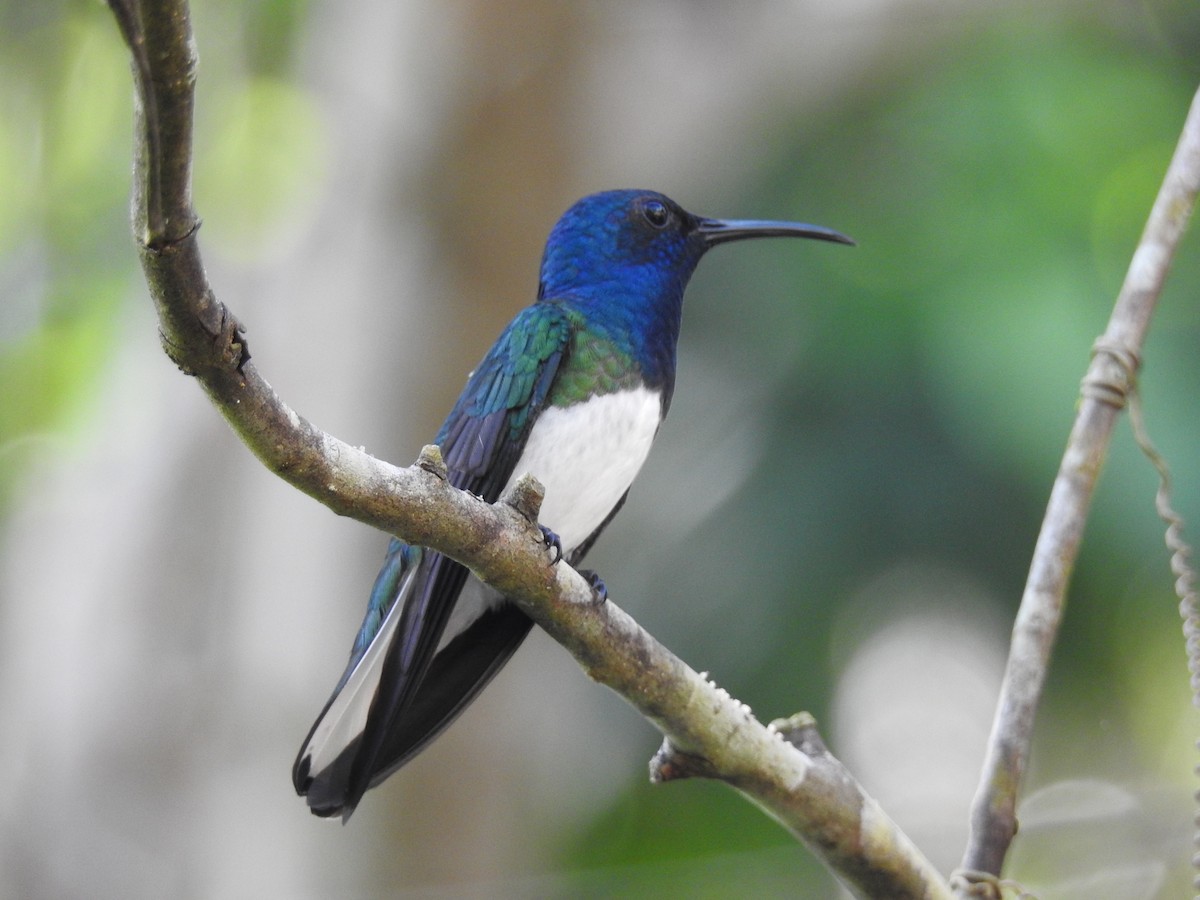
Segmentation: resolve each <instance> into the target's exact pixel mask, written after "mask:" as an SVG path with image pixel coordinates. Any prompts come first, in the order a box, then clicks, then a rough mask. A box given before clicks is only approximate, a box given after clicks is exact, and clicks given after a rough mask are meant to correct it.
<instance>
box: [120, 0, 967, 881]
mask: <svg viewBox="0 0 1200 900" xmlns="http://www.w3.org/2000/svg"><path fill="white" fill-rule="evenodd" d="M109 4H110V6H111V7H112V8H113V11H114V13H115V15H116V17H117V21H118V24H119V26H120V28H121V31H122V34H123V35H124V37H125V40H126V42H127V44H128V45H129V48H130V51H131V53H132V55H133V60H134V79H135V82H136V84H137V88H138V100H139V115H138V117H137V125H136V127H137V136H136V137H137V151H136V152H137V166H136V172H135V187H134V206H135V209H134V233H135V235H136V237H137V240H138V244H139V250H140V254H141V260H142V265H143V268H144V270H145V274H146V280H147V283H148V285H149V287H150V293H151V295H152V297H153V299H154V303H155V305H156V307H157V309H158V314H159V321H160V328H161V333H162V340H163V344H164V348H165V349H166V351H167V353H168V354H169V355H170V357H171V359H172V360H174V361H175V362H176V364H178V365H179V366H180V368H182V369H183V370H184V371H185V372H187V373H189V374H191V375H194V376H195V377H196V378H197V379H198V380H199V381H200V383H201V384H202V386H203V387H204V389H205V391H207V392H208V394H209V397H210V398H211V399H212V401H213V403H214V404H215V405H216V407H217V408H218V409H219V410H220V412H221V414H222V415H223V416H224V417H225V418H226V420H227V421H228V422H229V423H230V425H231V426H232V427H233V428H234V430H235V431H236V432H237V433H238V435H239V436H240V437H241V439H242V440H243V441H244V442H245V443H246V445H247V446H248V447H249V448H250V449H251V450H252V451H253V452H254V454H255V455H256V456H257V457H258V458H259V459H260V460H261V461H262V462H263V464H264V465H266V466H267V468H268V469H270V470H271V471H272V472H275V473H276V474H277V475H279V476H280V477H281V478H283V479H285V480H286V481H287V482H288V483H290V484H291V485H293V486H294V487H296V488H298V489H299V490H302V491H304V492H305V493H307V494H309V495H310V496H312V497H314V498H315V499H317V500H319V501H320V502H321V503H323V504H325V505H326V506H328V507H329V508H330V509H332V510H333V511H334V512H336V513H338V514H339V515H345V516H350V517H352V518H354V519H357V520H358V521H361V522H365V523H367V524H369V525H373V526H375V527H377V528H380V529H382V530H384V531H387V532H389V533H391V534H395V535H398V536H400V537H402V538H403V539H405V540H408V541H411V542H413V543H418V544H423V545H426V546H430V547H433V548H434V549H436V550H438V551H440V552H442V553H445V554H446V555H448V556H450V557H452V558H454V559H456V560H459V561H461V562H462V563H464V564H465V565H467V566H469V567H470V568H471V569H472V570H473V571H474V572H476V573H477V574H478V575H479V576H480V577H481V578H482V579H483V580H484V581H486V582H487V583H488V584H490V585H492V586H493V587H495V588H497V589H498V590H500V591H501V592H502V593H504V594H505V595H506V596H508V597H510V598H511V599H512V600H513V601H514V602H516V603H518V604H519V605H520V606H521V608H522V609H523V610H525V612H527V613H528V614H529V615H530V616H531V617H532V618H533V619H534V620H535V621H536V622H537V623H538V624H539V625H540V626H541V627H542V628H543V629H545V630H546V631H547V632H548V633H549V634H550V635H551V636H552V637H553V638H555V639H556V640H557V641H558V642H559V643H561V644H562V645H563V646H564V647H566V648H567V649H568V650H569V651H570V652H571V653H572V654H573V655H574V656H575V657H576V659H577V660H578V661H579V662H580V664H581V665H582V666H583V667H584V668H585V669H586V670H587V672H588V674H589V675H590V676H591V677H592V678H594V679H595V680H597V681H599V682H601V683H603V684H605V685H607V686H608V687H610V688H612V689H613V690H615V691H616V692H617V693H619V694H621V695H622V696H623V697H624V698H625V699H626V700H627V701H629V702H630V703H631V704H632V705H633V706H634V707H636V708H637V709H638V710H639V711H640V712H641V713H642V714H643V715H644V716H646V717H647V718H648V719H650V720H651V721H652V722H653V723H654V724H655V725H656V726H657V727H658V728H659V729H660V730H661V731H662V732H663V734H664V735H665V736H666V738H667V744H666V747H667V748H668V751H667V752H668V755H670V754H675V758H676V759H682V758H687V759H691V760H702V761H703V765H702V766H698V767H697V768H696V769H695V770H694V772H693V773H692V774H700V773H701V772H703V774H705V775H706V776H708V777H713V778H718V779H720V780H722V781H725V782H726V783H728V784H730V785H732V786H733V787H735V788H736V789H738V790H739V791H741V792H742V793H744V794H745V795H746V796H748V797H749V798H750V799H751V800H753V801H754V802H755V803H757V804H759V805H760V806H761V807H762V808H763V809H764V810H766V811H767V812H768V813H769V814H770V815H772V816H774V817H775V818H776V819H778V820H779V821H780V822H781V823H782V824H783V825H784V826H785V827H787V828H788V829H789V830H790V831H792V832H793V833H794V834H796V835H797V836H798V837H800V838H801V839H802V840H804V841H805V842H806V843H807V844H808V845H809V846H810V847H811V848H812V849H813V851H814V852H815V853H817V855H818V856H819V857H820V858H821V859H822V860H823V861H824V862H825V863H826V864H827V865H828V866H829V867H830V868H831V869H832V870H833V871H834V872H835V873H836V874H837V875H838V876H839V877H840V878H841V879H842V880H843V881H844V882H845V883H846V884H847V885H848V886H849V887H851V889H852V890H854V891H855V892H856V893H857V894H859V895H861V896H864V897H881V896H886V897H894V898H907V897H913V898H917V897H923V898H941V897H949V896H950V892H949V887H948V886H947V885H946V883H945V881H943V880H942V878H941V876H940V875H939V874H938V873H937V871H936V870H934V869H933V867H932V866H931V865H930V864H929V863H928V862H927V861H926V860H925V859H924V858H923V857H922V856H921V854H920V853H919V852H918V851H917V849H916V848H915V847H914V846H913V845H912V844H911V842H910V841H909V840H908V839H907V838H906V837H905V836H904V835H903V834H902V833H901V832H900V831H899V829H898V828H896V826H895V825H894V824H893V823H892V822H891V820H890V819H888V817H887V816H886V815H885V814H884V813H883V812H882V810H880V809H879V807H878V805H877V804H876V803H875V802H874V801H873V800H871V798H870V797H868V796H867V795H866V794H865V793H864V792H863V791H862V789H861V787H860V786H859V785H858V784H857V783H856V782H855V781H854V779H853V778H852V777H851V776H850V774H849V773H848V772H847V771H846V770H845V769H844V768H843V767H842V766H841V764H840V763H838V762H837V760H836V759H834V758H833V757H832V756H831V755H829V753H828V752H827V751H826V750H825V749H824V745H823V744H821V743H820V742H819V740H818V739H814V738H813V735H814V734H815V731H812V730H811V728H810V729H805V730H804V733H805V734H806V735H807V738H806V740H805V741H802V742H800V747H802V748H804V749H803V750H801V749H797V747H796V746H793V745H792V744H789V743H788V742H787V741H785V740H784V739H783V738H782V737H781V736H780V734H779V733H778V732H777V731H775V730H772V729H769V728H766V727H764V726H762V725H761V724H759V722H758V721H757V720H756V719H755V718H754V716H753V715H752V714H751V712H750V710H749V709H748V708H747V707H746V706H745V705H744V704H742V703H739V702H738V701H737V700H734V699H733V698H732V697H730V696H729V695H728V694H727V693H726V692H725V691H723V690H721V689H720V688H718V687H717V686H716V685H714V684H713V683H712V682H711V681H710V680H709V679H708V678H707V677H705V676H703V675H700V674H698V673H696V672H695V671H693V670H692V669H690V668H688V666H687V665H685V664H684V663H683V662H682V661H681V660H679V659H678V658H677V657H675V656H674V655H672V654H671V653H670V651H668V650H667V649H666V648H665V647H663V646H662V645H661V644H659V643H658V642H657V641H656V640H655V639H654V638H653V637H652V636H651V635H649V634H648V633H647V632H646V631H644V630H643V629H642V628H641V627H640V626H638V624H637V623H636V622H634V621H633V620H632V619H631V618H630V617H629V616H628V615H626V614H625V613H624V612H622V611H621V610H620V609H618V608H617V607H616V606H615V605H614V604H613V603H611V602H606V603H602V604H596V603H594V602H593V595H592V589H591V587H590V586H589V585H588V583H587V582H586V581H585V580H584V579H583V577H582V576H580V575H579V574H578V573H577V572H575V571H574V570H573V569H571V568H569V567H568V566H567V565H566V564H560V565H557V566H555V565H549V564H548V557H547V554H546V551H545V548H544V546H543V543H542V537H541V532H539V531H538V530H537V528H536V527H535V525H536V519H537V513H538V509H539V507H540V504H541V496H540V491H541V489H540V487H539V486H538V485H537V483H536V482H535V481H534V480H533V479H531V478H528V477H526V478H523V479H521V480H519V481H518V483H517V485H516V486H515V487H514V489H513V491H512V492H511V493H510V494H509V495H506V496H505V497H503V498H501V500H500V502H499V503H496V504H494V505H492V504H487V503H484V502H483V501H482V500H480V499H478V498H476V497H473V496H471V495H470V494H467V493H464V492H462V491H458V490H455V489H454V488H452V487H450V485H449V484H448V483H447V482H446V478H445V469H444V467H443V466H442V463H441V456H440V453H439V452H438V450H437V448H436V447H427V448H425V450H424V451H422V455H421V458H420V460H418V462H417V464H416V465H414V466H412V467H409V468H407V469H399V468H396V467H394V466H391V465H389V464H387V463H385V462H382V461H380V460H377V459H375V458H373V457H371V456H369V455H367V454H366V453H364V452H362V451H360V450H356V449H354V448H353V447H350V446H349V445H347V444H345V443H343V442H342V441H339V440H338V439H336V438H334V437H331V436H330V435H327V434H325V433H324V432H322V431H320V430H319V429H317V428H316V427H314V426H313V425H312V424H311V423H309V422H308V421H306V420H305V419H303V418H302V417H301V416H299V415H298V414H296V413H295V412H294V411H293V410H292V409H290V408H289V407H288V406H287V405H286V404H284V403H283V401H282V400H281V399H280V398H279V397H278V396H277V395H276V393H275V392H274V390H273V389H272V388H271V386H270V385H269V384H268V383H267V382H266V380H265V379H263V378H262V377H261V376H260V375H259V374H258V372H257V369H256V368H255V365H254V363H253V361H252V360H251V358H250V353H249V350H248V348H247V346H246V342H245V339H244V337H243V334H242V329H241V326H240V324H239V323H238V321H237V319H236V318H235V317H234V316H233V314H232V313H231V312H230V311H229V310H228V309H226V308H225V306H224V305H222V304H221V303H220V302H219V301H218V300H217V299H216V297H215V295H214V294H213V292H212V290H211V288H210V287H209V285H208V282H207V279H206V277H205V274H204V267H203V264H202V262H201V259H200V249H199V244H198V241H197V229H198V225H199V219H198V218H197V217H196V215H195V212H194V211H193V209H192V206H191V192H190V191H191V188H190V168H191V152H192V150H191V127H192V125H191V116H192V104H193V85H194V81H195V54H194V52H193V47H192V37H191V30H190V29H191V26H190V23H189V20H188V7H187V3H186V2H182V0H158V2H153V3H145V4H141V3H138V2H136V0H109ZM817 747H819V748H820V749H819V752H818V750H817V749H816V748H817ZM667 769H668V770H669V766H668V767H667ZM682 774H684V773H683V771H682V770H681V769H679V768H678V766H677V767H676V777H681V776H682ZM660 777H664V776H662V770H660Z"/></svg>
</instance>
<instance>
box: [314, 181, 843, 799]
mask: <svg viewBox="0 0 1200 900" xmlns="http://www.w3.org/2000/svg"><path fill="white" fill-rule="evenodd" d="M773 236H776V237H801V238H817V239H819V240H825V241H837V242H839V243H847V244H848V243H853V241H851V240H850V239H849V238H847V237H846V236H845V235H842V234H839V233H838V232H836V231H832V230H830V229H827V228H821V227H818V226H815V225H803V224H799V223H795V222H760V221H735V220H722V219H706V218H702V217H700V216H695V215H692V214H691V213H689V212H686V211H685V210H684V209H682V208H681V207H680V206H679V205H678V204H677V203H675V202H674V201H672V200H670V199H668V198H667V197H664V196H663V195H662V194H659V193H655V192H653V191H639V190H625V191H607V192H604V193H599V194H592V195H591V196H588V197H584V198H583V199H582V200H580V201H578V202H577V203H576V204H575V205H574V206H572V207H571V208H570V209H569V210H567V212H566V214H564V215H563V217H562V218H561V219H559V221H558V224H556V225H555V226H554V230H553V231H551V232H550V237H549V239H548V240H547V242H546V250H545V253H544V255H543V258H542V268H541V279H540V283H539V287H538V296H537V302H535V303H534V304H533V305H532V306H529V307H527V308H526V309H524V310H523V311H522V312H520V313H519V314H518V315H517V317H516V318H515V319H513V321H512V322H511V323H510V324H509V325H508V327H507V328H505V330H504V332H503V333H502V334H501V335H500V337H499V339H498V340H497V341H496V343H495V344H494V345H493V346H492V349H491V350H489V351H488V353H487V355H486V356H484V358H483V361H482V362H480V363H479V365H478V366H477V367H476V369H475V371H474V372H472V373H471V374H470V376H468V378H467V384H466V387H465V388H464V389H463V392H462V394H461V395H460V396H459V398H458V402H457V403H455V404H454V409H452V410H451V411H450V415H449V416H448V417H447V418H446V421H445V423H443V425H442V428H441V430H440V431H439V432H438V435H437V438H436V443H437V444H438V445H439V446H440V447H441V451H442V456H443V458H444V459H445V461H446V465H447V468H448V470H449V475H450V483H451V484H453V485H454V486H455V487H458V488H461V489H463V490H467V491H470V492H471V493H473V494H477V495H479V496H481V497H482V498H483V499H485V500H487V501H488V502H494V501H495V500H496V499H497V498H498V497H499V496H500V495H501V494H502V493H503V491H504V490H505V489H506V488H507V487H508V486H509V485H510V484H511V483H512V482H514V481H515V480H516V479H517V478H518V477H519V476H521V475H522V474H524V473H526V472H529V473H531V474H533V475H534V476H535V477H537V478H538V480H539V481H541V483H542V485H543V486H544V487H545V490H546V494H545V500H544V502H543V503H542V508H541V515H540V518H541V522H542V525H543V530H544V531H546V532H547V536H548V540H550V541H552V542H553V543H554V544H555V545H556V546H557V548H558V549H559V550H560V552H561V555H562V557H563V558H565V559H566V560H567V561H568V562H569V563H570V564H571V565H575V564H577V563H579V562H580V560H582V559H583V557H584V555H585V554H586V553H587V551H588V549H589V548H590V547H591V546H592V543H593V542H594V541H595V540H596V538H597V536H599V534H600V532H601V531H603V530H604V527H605V526H606V525H608V523H609V522H610V521H611V520H612V518H613V516H614V515H616V513H617V510H619V509H620V508H621V504H622V503H623V502H624V501H625V495H626V493H627V492H628V490H629V486H630V484H632V483H633V479H634V476H635V475H637V472H638V470H639V469H640V468H641V466H642V463H643V462H644V461H645V459H646V455H647V454H648V453H649V452H650V444H651V443H652V442H653V440H654V436H655V434H656V433H657V432H658V427H659V425H660V424H661V423H662V420H663V417H664V416H666V414H667V409H668V407H669V406H670V404H671V392H672V390H673V389H674V386H675V345H676V342H677V339H678V337H679V320H680V314H681V312H682V307H683V291H684V288H685V287H686V285H687V283H688V279H689V278H691V275H692V272H693V271H694V270H695V268H696V264H697V263H698V262H699V261H700V257H702V256H703V255H704V254H705V252H706V251H707V250H708V249H709V248H710V247H712V246H714V245H716V244H722V243H725V242H727V241H737V240H743V239H746V238H758V237H773ZM589 577H590V579H591V581H592V584H593V587H594V589H595V590H596V591H597V593H598V595H599V597H600V598H603V597H604V596H605V589H604V586H603V582H601V581H600V580H599V579H598V578H596V577H595V575H594V574H591V573H589ZM531 625H532V622H531V621H530V619H529V618H528V617H527V616H526V615H525V614H524V613H523V612H521V610H520V609H518V608H517V607H516V606H515V605H514V604H512V603H510V602H508V601H506V600H505V599H504V597H502V596H501V595H500V594H499V593H497V592H496V591H494V590H492V589H491V588H489V587H487V586H486V585H484V584H483V583H482V582H480V581H479V580H478V579H476V578H475V576H474V575H472V574H470V573H469V572H468V571H467V569H466V568H465V567H463V566H462V565H460V564H458V563H456V562H454V561H453V560H450V559H448V558H446V557H444V556H442V555H441V554H440V553H436V552H434V551H432V550H429V549H428V548H425V547H418V546H414V545H411V544H406V543H404V542H402V541H399V540H396V539H394V538H393V539H392V541H391V543H390V545H389V546H388V551H387V557H386V560H385V561H384V564H383V569H382V570H381V571H380V573H379V576H378V578H377V579H376V581H375V586H374V588H373V589H372V592H371V597H370V601H369V604H368V606H367V615H366V619H365V620H364V622H363V624H362V628H361V629H360V631H359V633H358V637H357V639H356V640H355V642H354V647H353V649H352V651H351V653H350V662H349V664H348V665H347V667H346V671H345V673H344V674H343V675H342V678H341V680H340V681H339V682H338V684H337V687H336V688H334V691H333V696H332V697H330V698H329V702H328V703H326V704H325V708H324V709H323V710H322V711H321V715H320V716H319V717H318V718H317V721H316V723H315V724H314V725H313V727H312V730H311V731H310V732H309V734H308V737H307V738H306V739H305V741H304V746H303V747H302V748H301V750H300V755H299V756H298V757H297V759H296V764H295V767H294V768H293V771H292V778H293V781H294V783H295V785H296V790H297V791H298V792H299V793H300V794H301V795H305V796H306V797H307V799H308V805H309V807H311V809H312V811H313V812H314V813H316V814H317V815H318V816H335V815H341V816H342V817H343V820H345V819H348V818H349V816H350V814H351V813H352V812H353V811H354V808H355V806H356V805H357V804H358V802H359V801H360V800H361V799H362V796H363V794H364V793H365V792H366V791H367V789H368V788H372V787H374V786H375V785H377V784H379V783H380V782H381V781H383V780H384V779H385V778H387V777H388V775H390V774H391V773H392V772H395V771H396V770H397V769H398V768H400V767H401V766H402V765H404V764H405V763H406V762H407V761H408V760H410V759H412V758H413V757H414V756H415V755H416V754H417V753H419V752H420V751H421V750H422V749H423V748H424V747H425V745H426V744H428V743H429V742H430V741H432V740H433V739H434V738H435V737H436V736H437V735H438V734H440V733H441V732H442V730H443V729H445V728H446V726H448V725H449V724H450V723H451V722H452V721H453V720H454V718H455V717H456V716H457V715H458V714H459V713H461V712H462V711H463V710H464V709H465V708H466V706H467V705H468V704H469V703H470V702H471V701H472V700H474V699H475V697H476V696H478V694H479V692H480V691H481V690H483V688H484V686H485V685H486V684H487V683H488V682H489V681H490V680H491V678H492V676H494V675H495V674H496V673H497V672H498V671H499V670H500V668H501V667H502V666H503V665H504V664H505V663H506V662H507V661H508V659H509V657H510V656H512V654H513V651H515V650H516V649H517V646H518V645H519V644H520V643H521V640H522V639H523V638H524V637H525V635H526V634H527V633H528V632H529V629H530V626H531Z"/></svg>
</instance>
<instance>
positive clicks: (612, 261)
mask: <svg viewBox="0 0 1200 900" xmlns="http://www.w3.org/2000/svg"><path fill="white" fill-rule="evenodd" d="M772 236H778V237H805V238H817V239H820V240H826V241H837V242H839V243H846V244H851V243H853V241H851V240H850V239H849V238H848V237H846V236H845V235H843V234H839V233H838V232H836V231H832V230H830V229H828V228H821V227H819V226H815V225H804V224H800V223H796V222H760V221H736V220H726V219H707V218H703V217H701V216H696V215H693V214H692V213H689V212H688V211H687V210H685V209H683V208H682V207H681V206H680V205H679V204H678V203H676V202H675V201H674V200H671V199H670V198H669V197H665V196H663V195H662V194H660V193H657V192H655V191H641V190H620V191H604V192H603V193H599V194H591V195H589V196H587V197H584V198H583V199H582V200H579V201H577V202H576V203H575V205H574V206H572V207H571V208H570V209H568V210H567V211H566V213H564V214H563V216H562V218H561V219H559V220H558V224H556V225H555V226H554V229H553V230H552V231H551V232H550V237H549V238H548V239H547V241H546V251H545V254H544V255H543V257H542V270H541V281H540V284H539V288H538V299H539V300H567V301H569V302H571V303H572V305H574V306H576V307H577V308H579V309H580V310H581V311H583V312H584V313H585V314H586V315H587V316H588V318H589V320H590V321H592V322H594V323H595V324H596V325H597V326H598V327H600V328H604V329H605V330H606V331H608V332H609V333H610V334H612V335H613V336H614V337H620V338H622V339H624V340H627V341H630V342H632V344H633V345H634V346H633V347H632V348H631V349H632V350H633V351H634V353H635V355H636V356H638V357H639V358H640V359H641V361H642V362H643V364H644V365H647V364H648V365H650V366H651V367H652V368H661V367H666V368H669V370H670V373H669V374H673V371H674V361H675V342H676V341H677V339H678V337H679V320H680V315H681V311H682V307H683V290H684V288H685V287H686V286H687V283H688V279H690V278H691V277H692V273H693V272H694V271H695V270H696V264H697V263H698V262H700V258H701V257H702V256H703V255H704V254H705V253H706V252H707V251H708V249H709V248H710V247H713V246H715V245H716V244H721V243H726V242H728V241H735V240H744V239H747V238H756V237H772ZM647 374H650V373H647Z"/></svg>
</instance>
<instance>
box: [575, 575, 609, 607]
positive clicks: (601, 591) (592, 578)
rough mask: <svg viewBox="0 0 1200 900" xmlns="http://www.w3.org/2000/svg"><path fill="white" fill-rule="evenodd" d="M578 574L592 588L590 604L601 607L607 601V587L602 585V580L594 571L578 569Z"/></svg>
mask: <svg viewBox="0 0 1200 900" xmlns="http://www.w3.org/2000/svg"><path fill="white" fill-rule="evenodd" d="M579 574H580V575H582V576H583V577H584V578H585V579H586V580H587V583H588V584H589V585H591V587H592V603H594V604H595V605H596V606H602V605H603V604H604V603H605V602H607V601H608V585H606V584H605V583H604V579H603V578H601V577H600V574H599V573H598V572H596V571H595V570H594V569H580V570H579Z"/></svg>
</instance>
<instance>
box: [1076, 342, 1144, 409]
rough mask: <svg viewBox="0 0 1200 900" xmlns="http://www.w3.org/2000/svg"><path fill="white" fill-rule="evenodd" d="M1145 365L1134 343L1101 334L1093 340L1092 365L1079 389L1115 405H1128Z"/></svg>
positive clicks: (1086, 395) (1097, 399)
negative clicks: (1133, 346) (1115, 339)
mask: <svg viewBox="0 0 1200 900" xmlns="http://www.w3.org/2000/svg"><path fill="white" fill-rule="evenodd" d="M1141 365H1142V360H1141V357H1140V356H1138V353H1137V351H1136V350H1134V349H1133V348H1132V347H1130V346H1128V345H1126V344H1123V343H1121V342H1120V341H1114V340H1111V339H1109V338H1107V337H1103V336H1101V337H1099V338H1097V339H1096V342H1095V343H1094V344H1092V365H1091V366H1089V367H1088V371H1087V374H1086V375H1084V376H1083V382H1082V383H1081V384H1080V386H1079V392H1080V393H1081V394H1083V396H1085V397H1087V398H1089V399H1092V400H1096V401H1098V402H1100V403H1105V404H1107V405H1109V406H1111V407H1113V408H1114V409H1124V408H1125V404H1126V402H1127V401H1128V399H1129V395H1130V394H1131V393H1132V392H1133V391H1134V390H1135V389H1136V388H1137V373H1138V369H1139V368H1141Z"/></svg>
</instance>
